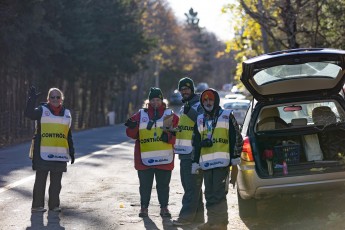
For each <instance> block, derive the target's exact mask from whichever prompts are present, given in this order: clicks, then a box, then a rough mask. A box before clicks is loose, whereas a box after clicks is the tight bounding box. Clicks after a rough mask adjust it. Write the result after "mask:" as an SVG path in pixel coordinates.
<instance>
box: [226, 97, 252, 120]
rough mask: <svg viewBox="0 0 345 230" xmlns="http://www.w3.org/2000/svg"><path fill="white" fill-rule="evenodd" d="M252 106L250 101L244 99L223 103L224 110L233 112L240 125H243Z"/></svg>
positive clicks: (229, 100) (227, 100) (228, 100)
mask: <svg viewBox="0 0 345 230" xmlns="http://www.w3.org/2000/svg"><path fill="white" fill-rule="evenodd" d="M249 105H250V100H243V99H226V100H224V101H223V106H222V107H223V108H224V109H230V110H232V111H233V113H234V116H235V118H236V120H237V123H238V124H239V125H242V124H243V121H244V117H245V116H246V113H247V110H248V108H249Z"/></svg>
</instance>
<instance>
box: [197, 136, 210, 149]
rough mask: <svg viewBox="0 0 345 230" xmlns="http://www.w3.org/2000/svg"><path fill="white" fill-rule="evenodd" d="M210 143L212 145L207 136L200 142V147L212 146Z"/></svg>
mask: <svg viewBox="0 0 345 230" xmlns="http://www.w3.org/2000/svg"><path fill="white" fill-rule="evenodd" d="M212 145H213V142H212V141H211V140H210V139H208V138H207V139H204V140H202V141H201V142H200V146H201V147H207V148H208V147H212Z"/></svg>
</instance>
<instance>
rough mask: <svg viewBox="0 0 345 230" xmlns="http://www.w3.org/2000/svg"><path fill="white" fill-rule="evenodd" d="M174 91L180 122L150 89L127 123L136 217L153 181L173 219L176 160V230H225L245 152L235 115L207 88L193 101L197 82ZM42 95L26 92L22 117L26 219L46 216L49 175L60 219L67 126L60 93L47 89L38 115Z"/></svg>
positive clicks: (69, 146) (52, 204) (143, 212)
mask: <svg viewBox="0 0 345 230" xmlns="http://www.w3.org/2000/svg"><path fill="white" fill-rule="evenodd" d="M178 90H179V92H180V93H181V95H182V98H183V99H182V102H183V106H182V107H181V109H180V112H179V114H178V115H177V114H175V113H174V112H173V111H172V110H171V109H169V108H168V107H167V105H166V104H165V103H164V102H163V93H162V91H161V89H159V88H154V87H152V88H151V89H150V92H149V95H148V99H149V103H148V106H147V108H142V109H140V110H139V111H138V112H137V113H135V114H134V115H132V116H131V117H130V118H129V119H128V120H127V121H126V123H125V125H126V134H127V136H128V137H130V138H133V139H135V140H136V141H135V147H134V166H135V169H136V170H137V173H138V178H139V193H140V205H141V208H140V212H139V216H140V217H147V216H148V213H149V211H148V208H149V204H150V199H151V191H152V186H153V180H154V178H155V180H156V189H157V195H158V201H159V204H160V215H161V216H162V217H171V213H170V211H169V209H168V204H169V192H170V187H169V184H170V180H171V175H172V170H173V169H174V158H175V154H178V157H179V160H180V178H181V183H182V187H183V189H184V194H183V198H182V208H181V210H180V213H179V216H178V218H177V219H176V220H173V225H175V226H184V225H189V224H192V223H200V225H199V226H198V229H217V230H222V229H227V225H228V212H227V209H228V207H227V200H226V195H227V190H228V186H229V184H228V183H229V170H230V166H235V165H237V164H239V163H240V153H241V151H242V142H243V141H242V137H241V134H240V131H239V127H238V125H237V122H236V119H235V118H234V116H233V114H232V112H231V111H229V110H223V109H222V108H221V107H220V98H219V94H218V92H217V91H216V90H214V89H211V88H210V89H206V90H205V91H204V92H202V93H201V95H199V94H196V93H195V91H194V82H193V80H192V79H191V78H188V77H185V78H182V79H180V81H179V83H178ZM40 94H41V93H38V92H37V91H36V89H35V87H31V88H30V90H29V99H28V101H27V105H26V109H25V116H26V117H28V118H30V119H32V120H35V126H36V129H35V135H34V137H33V140H32V144H31V148H30V154H29V156H30V158H31V159H32V168H33V169H34V170H35V171H36V177H35V183H34V189H33V201H32V208H31V211H32V212H45V211H47V210H46V209H45V208H44V196H45V188H46V181H47V177H48V174H50V186H49V201H48V208H49V210H51V211H55V212H60V211H61V208H60V199H59V194H60V191H61V178H62V174H63V172H66V170H67V162H69V161H71V164H73V163H74V152H75V151H74V147H73V140H72V133H71V129H70V127H71V123H72V118H71V113H70V111H69V110H68V109H67V108H65V107H64V106H63V100H64V94H63V92H62V91H61V90H60V89H58V88H51V89H50V90H49V91H48V95H47V102H45V103H41V104H40V105H39V106H38V107H35V105H36V100H37V98H38V96H39V95H40ZM203 183H204V187H205V191H204V195H205V196H204V197H205V200H206V210H207V221H206V222H205V217H204V202H203V198H204V197H203V191H202V184H203Z"/></svg>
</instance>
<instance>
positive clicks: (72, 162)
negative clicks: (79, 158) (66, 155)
mask: <svg viewBox="0 0 345 230" xmlns="http://www.w3.org/2000/svg"><path fill="white" fill-rule="evenodd" d="M70 157H71V164H74V160H75V158H74V154H73V155H70Z"/></svg>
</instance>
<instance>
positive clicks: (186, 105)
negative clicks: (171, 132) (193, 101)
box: [183, 102, 190, 114]
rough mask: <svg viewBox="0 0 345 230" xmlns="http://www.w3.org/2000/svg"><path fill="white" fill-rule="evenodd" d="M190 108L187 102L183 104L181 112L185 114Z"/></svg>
mask: <svg viewBox="0 0 345 230" xmlns="http://www.w3.org/2000/svg"><path fill="white" fill-rule="evenodd" d="M189 110H190V105H189V103H188V102H187V103H186V104H185V105H184V106H183V113H184V114H187V113H188V112H189Z"/></svg>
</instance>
